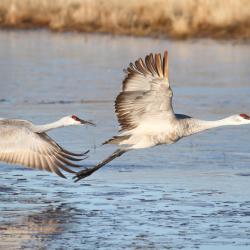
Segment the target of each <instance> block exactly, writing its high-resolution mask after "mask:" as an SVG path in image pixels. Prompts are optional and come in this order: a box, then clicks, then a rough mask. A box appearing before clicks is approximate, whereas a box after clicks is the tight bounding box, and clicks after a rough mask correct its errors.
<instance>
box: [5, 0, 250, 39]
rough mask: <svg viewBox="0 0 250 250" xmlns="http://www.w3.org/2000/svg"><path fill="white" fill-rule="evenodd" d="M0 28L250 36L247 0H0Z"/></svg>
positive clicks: (248, 4) (163, 34)
mask: <svg viewBox="0 0 250 250" xmlns="http://www.w3.org/2000/svg"><path fill="white" fill-rule="evenodd" d="M0 27H5V28H7V27H8V28H37V27H48V28H49V29H51V30H55V31H64V30H77V31H85V32H108V33H113V34H129V35H153V36H166V37H173V38H186V37H213V38H250V0H123V1H122V0H106V1H105V0H1V1H0Z"/></svg>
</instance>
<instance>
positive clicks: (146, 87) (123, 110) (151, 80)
mask: <svg viewBox="0 0 250 250" xmlns="http://www.w3.org/2000/svg"><path fill="white" fill-rule="evenodd" d="M125 73H126V77H125V79H124V81H123V88H122V92H121V93H120V94H119V95H118V96H117V98H116V101H115V111H116V114H117V117H118V121H119V123H120V126H121V130H122V131H128V130H131V129H134V128H136V127H138V126H139V125H140V124H142V123H143V122H146V121H148V120H151V121H152V119H154V121H155V122H157V119H158V118H159V119H161V120H162V118H163V117H164V118H165V121H166V119H168V118H171V117H172V116H174V112H173V108H172V96H173V92H172V90H171V88H170V84H169V79H168V52H167V51H165V53H164V58H163V60H162V59H161V55H160V54H155V57H153V55H152V54H150V55H147V56H146V58H145V61H143V60H142V59H141V58H140V59H139V60H137V61H135V64H132V63H130V65H129V67H128V68H127V70H125Z"/></svg>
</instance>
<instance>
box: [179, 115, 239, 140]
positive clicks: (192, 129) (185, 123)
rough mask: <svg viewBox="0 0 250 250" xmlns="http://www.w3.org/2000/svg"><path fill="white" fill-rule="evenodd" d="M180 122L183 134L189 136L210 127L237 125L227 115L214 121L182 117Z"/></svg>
mask: <svg viewBox="0 0 250 250" xmlns="http://www.w3.org/2000/svg"><path fill="white" fill-rule="evenodd" d="M181 122H182V128H183V131H184V134H183V136H189V135H192V134H196V133H199V132H202V131H204V130H208V129H211V128H218V127H222V126H232V125H239V124H236V123H235V122H233V121H232V119H231V117H227V118H224V119H220V120H216V121H204V120H198V119H194V118H189V119H184V120H182V121H181Z"/></svg>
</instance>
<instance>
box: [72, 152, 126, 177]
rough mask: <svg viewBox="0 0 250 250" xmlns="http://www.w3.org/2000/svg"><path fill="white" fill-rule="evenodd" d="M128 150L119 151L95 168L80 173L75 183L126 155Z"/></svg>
mask: <svg viewBox="0 0 250 250" xmlns="http://www.w3.org/2000/svg"><path fill="white" fill-rule="evenodd" d="M127 151H128V150H127V149H117V150H116V151H115V152H114V153H113V154H112V155H110V156H109V157H107V158H106V159H104V160H103V161H102V162H100V163H99V164H97V165H96V166H94V167H93V168H86V169H83V170H81V171H80V172H78V173H77V174H76V175H75V176H74V177H73V179H75V182H77V181H79V180H81V179H84V178H86V177H87V176H90V175H91V174H93V173H94V172H95V171H97V170H98V169H100V168H101V167H103V166H104V165H106V164H107V163H109V162H111V161H112V160H114V159H115V158H117V157H119V156H121V155H122V154H124V153H126V152H127Z"/></svg>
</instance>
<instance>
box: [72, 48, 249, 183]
mask: <svg viewBox="0 0 250 250" xmlns="http://www.w3.org/2000/svg"><path fill="white" fill-rule="evenodd" d="M125 73H126V76H125V79H124V80H123V87H122V91H121V93H120V94H119V95H118V96H117V98H116V101H115V111H116V114H117V117H118V121H119V123H120V126H121V133H120V134H119V135H118V136H114V137H113V138H111V139H110V140H108V141H106V142H105V143H104V144H116V145H118V147H119V149H118V150H116V151H115V152H114V153H113V154H112V155H111V156H109V157H108V158H106V159H105V160H103V161H102V162H101V163H99V164H97V165H96V166H95V167H93V168H87V169H84V170H82V171H80V172H79V173H77V175H76V176H75V177H74V178H75V179H76V181H78V180H80V179H82V178H85V177H87V176H89V175H91V174H92V173H93V172H95V171H96V170H98V169H100V168H101V167H102V166H104V165H105V164H107V163H108V162H110V161H111V160H113V159H115V158H116V157H119V156H121V155H122V154H124V153H125V152H127V151H129V150H132V149H141V148H149V147H153V146H156V145H160V144H172V143H175V142H177V141H178V140H180V139H181V138H183V137H186V136H189V135H193V134H196V133H198V132H201V131H204V130H207V129H211V128H216V127H221V126H228V125H242V124H250V117H249V116H248V115H246V114H239V115H233V116H230V117H227V118H225V119H221V120H217V121H203V120H199V119H195V118H192V117H190V116H187V115H183V114H175V113H174V111H173V107H172V97H173V92H172V90H171V88H170V84H169V77H168V52H167V51H166V52H165V53H164V58H163V60H161V55H160V54H156V55H155V57H153V55H152V54H150V55H147V56H146V58H145V61H143V60H142V59H141V58H140V59H139V60H137V61H136V62H135V64H132V63H130V65H129V67H128V68H127V70H125Z"/></svg>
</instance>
